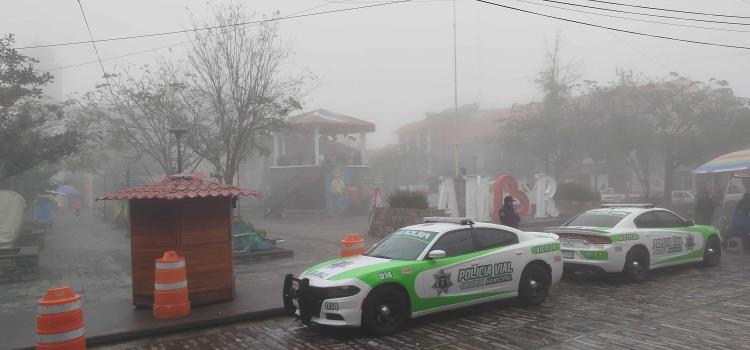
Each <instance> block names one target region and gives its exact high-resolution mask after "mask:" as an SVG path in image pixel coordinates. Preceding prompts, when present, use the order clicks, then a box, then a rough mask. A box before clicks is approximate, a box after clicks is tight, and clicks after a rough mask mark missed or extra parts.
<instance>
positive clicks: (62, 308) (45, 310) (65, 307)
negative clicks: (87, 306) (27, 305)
mask: <svg viewBox="0 0 750 350" xmlns="http://www.w3.org/2000/svg"><path fill="white" fill-rule="evenodd" d="M80 308H81V301H80V300H76V301H74V302H72V303H67V304H60V305H50V306H44V305H37V307H36V312H37V313H38V314H40V315H53V314H60V313H63V312H69V311H73V310H78V309H80Z"/></svg>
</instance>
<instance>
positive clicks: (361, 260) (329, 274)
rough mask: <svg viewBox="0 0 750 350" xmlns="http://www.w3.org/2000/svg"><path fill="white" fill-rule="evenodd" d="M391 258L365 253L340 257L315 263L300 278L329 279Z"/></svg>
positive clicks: (384, 262) (386, 261)
mask: <svg viewBox="0 0 750 350" xmlns="http://www.w3.org/2000/svg"><path fill="white" fill-rule="evenodd" d="M390 261H391V259H383V258H376V257H372V256H366V255H357V256H351V257H346V258H341V259H334V260H331V261H326V262H324V263H321V264H318V265H315V266H313V267H311V268H309V269H307V270H305V271H304V272H303V273H302V274H301V275H300V278H309V279H311V280H313V279H319V280H321V279H322V280H330V279H332V278H334V277H336V276H338V275H341V274H342V273H345V272H350V271H352V272H353V271H354V270H359V269H365V268H368V267H372V266H375V265H381V264H387V263H388V262H390Z"/></svg>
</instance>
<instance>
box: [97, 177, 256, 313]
mask: <svg viewBox="0 0 750 350" xmlns="http://www.w3.org/2000/svg"><path fill="white" fill-rule="evenodd" d="M255 195H256V192H255V191H253V190H246V189H241V188H237V187H234V186H229V185H222V184H219V183H215V182H211V181H206V180H204V179H202V178H199V177H198V176H193V175H186V174H180V175H174V176H171V177H170V178H167V179H165V180H162V181H160V182H157V183H155V184H152V185H147V186H142V187H132V188H128V189H125V190H123V191H120V192H116V193H112V194H108V195H105V196H101V197H99V198H97V200H123V199H126V200H128V201H129V205H130V244H131V248H130V254H131V266H132V278H133V304H134V305H136V306H151V305H152V304H153V300H154V269H155V267H154V260H155V259H157V258H159V257H161V256H162V254H164V252H165V251H168V250H175V251H177V253H178V254H179V255H181V256H184V257H185V263H186V268H187V279H188V290H189V293H190V303H191V304H192V305H201V304H209V303H214V302H219V301H229V300H232V299H234V257H233V255H232V207H233V205H234V201H235V199H236V198H237V196H255Z"/></svg>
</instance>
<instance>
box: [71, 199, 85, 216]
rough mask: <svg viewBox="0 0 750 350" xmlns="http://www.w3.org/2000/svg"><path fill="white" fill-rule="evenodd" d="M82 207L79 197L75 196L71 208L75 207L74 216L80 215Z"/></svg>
mask: <svg viewBox="0 0 750 350" xmlns="http://www.w3.org/2000/svg"><path fill="white" fill-rule="evenodd" d="M82 207H83V204H82V203H81V199H80V198H76V199H74V200H73V209H75V214H76V217H79V216H81V208H82Z"/></svg>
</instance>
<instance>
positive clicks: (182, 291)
mask: <svg viewBox="0 0 750 350" xmlns="http://www.w3.org/2000/svg"><path fill="white" fill-rule="evenodd" d="M154 277H155V278H154V280H155V281H154V318H155V319H158V320H168V319H173V318H180V317H184V316H187V315H189V314H190V300H188V288H187V273H186V272H185V258H183V257H181V256H179V255H177V253H176V252H174V251H172V250H170V251H168V252H165V253H164V256H163V257H161V258H160V259H156V274H155V276H154Z"/></svg>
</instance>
